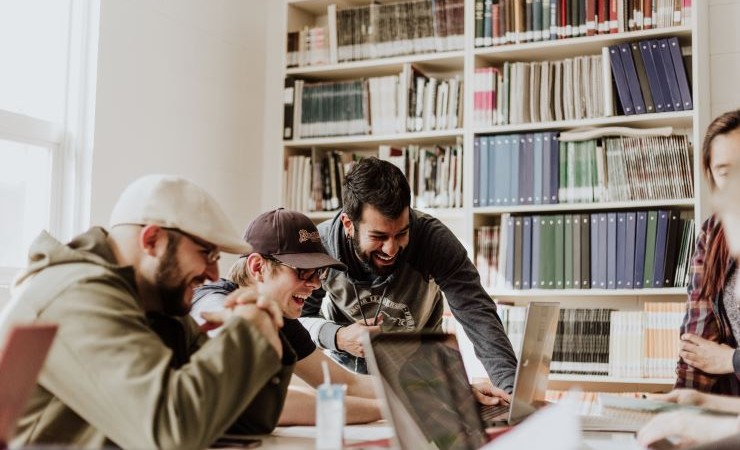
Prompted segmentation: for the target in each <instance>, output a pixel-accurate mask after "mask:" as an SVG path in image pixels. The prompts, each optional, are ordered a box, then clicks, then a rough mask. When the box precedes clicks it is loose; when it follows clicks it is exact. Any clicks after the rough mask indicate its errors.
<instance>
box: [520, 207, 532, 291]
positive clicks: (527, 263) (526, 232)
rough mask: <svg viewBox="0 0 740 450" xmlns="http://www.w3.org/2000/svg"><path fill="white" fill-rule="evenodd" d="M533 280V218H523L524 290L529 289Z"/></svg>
mask: <svg viewBox="0 0 740 450" xmlns="http://www.w3.org/2000/svg"><path fill="white" fill-rule="evenodd" d="M531 280H532V217H531V216H525V217H524V218H522V289H529V288H530V287H531V284H530V281H531Z"/></svg>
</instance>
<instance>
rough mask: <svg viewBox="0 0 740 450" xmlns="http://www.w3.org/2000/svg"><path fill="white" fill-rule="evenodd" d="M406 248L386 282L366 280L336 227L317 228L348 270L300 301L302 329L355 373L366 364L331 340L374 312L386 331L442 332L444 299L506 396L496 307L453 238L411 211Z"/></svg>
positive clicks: (506, 368)
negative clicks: (302, 305)
mask: <svg viewBox="0 0 740 450" xmlns="http://www.w3.org/2000/svg"><path fill="white" fill-rule="evenodd" d="M409 225H410V231H409V243H408V246H407V247H406V248H405V249H404V251H403V254H402V255H401V256H400V260H399V261H398V266H397V268H396V270H395V271H394V272H393V274H391V275H390V276H388V277H378V276H375V275H373V274H372V273H370V272H369V271H368V270H367V268H366V267H365V266H364V264H363V263H362V262H361V261H360V260H359V259H358V258H357V256H356V253H355V251H354V249H353V248H352V244H351V242H350V241H349V240H348V239H347V238H346V236H345V234H344V230H343V226H342V222H341V221H340V220H339V214H337V216H336V217H334V219H332V220H329V221H326V222H324V223H322V224H320V225H319V226H318V229H319V232H320V233H321V239H322V241H323V243H324V247H326V249H327V251H328V252H329V254H330V255H331V256H333V257H335V258H337V259H338V260H340V261H342V262H343V263H344V264H346V265H347V267H348V268H349V270H348V271H347V272H340V271H338V270H331V271H330V272H329V275H328V277H327V279H326V280H325V281H324V282H323V283H322V288H323V289H320V290H316V291H314V294H313V295H312V296H311V297H310V298H308V299H307V300H306V304H305V306H304V308H303V318H301V323H303V326H305V327H306V328H307V329H308V330H309V332H310V333H311V337H312V339H313V340H314V342H316V344H317V345H319V346H321V347H323V348H326V349H329V350H331V351H332V353H333V355H332V356H334V358H335V359H337V360H338V361H339V362H341V363H343V364H345V365H346V366H348V367H349V368H351V369H353V370H356V371H361V372H362V371H365V370H366V369H365V367H364V361H363V360H362V359H361V358H355V357H353V356H352V355H350V354H348V353H346V352H341V351H338V350H337V347H336V333H337V331H338V330H339V328H341V327H342V326H344V325H350V324H352V323H354V322H356V321H358V320H362V319H363V317H366V318H368V319H371V318H373V317H375V315H376V312H378V315H380V316H382V317H383V324H382V328H383V329H384V330H389V331H391V330H399V331H418V330H431V331H440V330H441V326H442V313H443V310H444V305H443V295H442V294H443V293H444V297H445V298H446V299H447V303H448V304H449V306H450V310H451V311H452V314H453V315H454V316H455V318H456V319H457V320H458V321H459V322H460V324H462V326H463V328H464V329H465V333H467V335H468V336H469V337H470V339H471V341H472V342H473V345H474V346H475V353H476V355H477V356H478V358H479V359H480V360H481V362H482V363H483V366H484V367H485V368H486V370H487V371H488V374H489V376H490V377H491V381H492V382H493V383H494V384H495V385H496V386H498V387H500V388H501V389H504V390H505V391H507V392H511V391H512V389H513V387H514V374H515V372H516V356H515V355H514V351H513V349H512V347H511V343H510V342H509V339H508V337H507V336H506V333H505V331H504V328H503V326H502V324H501V319H500V318H499V317H498V314H497V313H496V304H495V303H494V302H493V301H492V300H491V298H490V297H489V296H488V294H487V293H486V291H485V290H484V289H483V287H482V286H481V284H480V277H479V276H478V272H477V270H476V269H475V266H474V265H473V264H472V262H471V261H470V259H469V258H468V255H467V252H466V251H465V248H464V247H463V246H462V244H461V243H460V242H459V241H458V240H457V238H456V237H455V235H454V234H453V233H452V232H451V231H450V230H449V229H448V228H447V227H446V226H445V225H444V224H443V223H442V222H440V221H439V220H438V219H436V218H433V217H431V216H429V215H427V214H424V213H421V212H419V211H415V210H411V217H410V223H409Z"/></svg>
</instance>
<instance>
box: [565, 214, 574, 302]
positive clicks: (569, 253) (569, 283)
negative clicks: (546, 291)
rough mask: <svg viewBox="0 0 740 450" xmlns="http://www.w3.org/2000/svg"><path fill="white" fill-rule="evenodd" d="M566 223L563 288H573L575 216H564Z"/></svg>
mask: <svg viewBox="0 0 740 450" xmlns="http://www.w3.org/2000/svg"><path fill="white" fill-rule="evenodd" d="M563 221H564V222H565V224H564V227H563V261H564V264H565V267H564V268H563V288H564V289H572V288H573V223H572V221H573V216H572V215H570V214H566V215H565V216H563Z"/></svg>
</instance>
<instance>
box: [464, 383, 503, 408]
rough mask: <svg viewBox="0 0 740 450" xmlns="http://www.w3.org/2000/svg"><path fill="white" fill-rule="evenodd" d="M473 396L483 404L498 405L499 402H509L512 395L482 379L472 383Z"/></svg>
mask: <svg viewBox="0 0 740 450" xmlns="http://www.w3.org/2000/svg"><path fill="white" fill-rule="evenodd" d="M470 387H471V388H472V389H473V396H474V397H475V399H476V400H477V401H478V403H480V404H482V405H498V404H499V403H502V402H503V403H504V404H509V403H510V402H511V396H510V395H509V394H508V393H507V392H506V391H504V390H502V389H499V388H497V387H496V386H494V385H493V384H491V382H490V381H481V382H479V383H472V384H471V385H470Z"/></svg>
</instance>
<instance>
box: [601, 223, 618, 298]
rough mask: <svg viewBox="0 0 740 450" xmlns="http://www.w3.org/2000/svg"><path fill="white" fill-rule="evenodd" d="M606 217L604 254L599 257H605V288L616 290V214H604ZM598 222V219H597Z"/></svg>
mask: <svg viewBox="0 0 740 450" xmlns="http://www.w3.org/2000/svg"><path fill="white" fill-rule="evenodd" d="M606 217H607V230H606V236H607V241H606V245H607V248H606V253H602V254H601V257H602V258H604V256H606V288H607V289H616V287H617V213H614V212H610V213H607V214H606ZM599 220H600V219H599Z"/></svg>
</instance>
